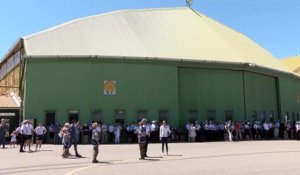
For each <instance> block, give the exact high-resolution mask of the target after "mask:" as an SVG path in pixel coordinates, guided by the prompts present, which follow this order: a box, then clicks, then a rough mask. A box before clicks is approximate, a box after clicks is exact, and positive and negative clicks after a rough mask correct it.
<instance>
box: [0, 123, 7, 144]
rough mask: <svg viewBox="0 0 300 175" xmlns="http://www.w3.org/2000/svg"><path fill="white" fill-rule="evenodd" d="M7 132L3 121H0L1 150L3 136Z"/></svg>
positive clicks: (3, 142)
mask: <svg viewBox="0 0 300 175" xmlns="http://www.w3.org/2000/svg"><path fill="white" fill-rule="evenodd" d="M6 132H7V127H6V123H5V120H4V119H1V123H0V144H2V148H5V135H6Z"/></svg>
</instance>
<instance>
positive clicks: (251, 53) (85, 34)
mask: <svg viewBox="0 0 300 175" xmlns="http://www.w3.org/2000/svg"><path fill="white" fill-rule="evenodd" d="M20 41H22V42H23V45H24V49H25V56H33V57H34V56H36V57H40V56H41V57H43V56H54V57H56V56H62V57H63V56H98V57H128V58H148V59H149V58H150V59H151V58H153V59H166V60H171V59H172V60H180V61H185V60H186V61H203V62H228V63H238V64H249V65H257V66H262V67H266V68H270V69H276V70H279V71H284V72H287V73H291V71H290V70H289V69H287V68H286V67H284V66H283V65H282V64H281V63H280V61H279V60H277V59H276V58H275V57H273V56H272V55H271V54H270V53H269V52H268V51H266V50H265V49H263V48H262V47H260V46H259V45H257V44H256V43H255V42H253V41H251V40H250V39H249V38H247V37H246V36H244V35H242V34H240V33H238V32H236V31H234V30H232V29H230V28H228V27H226V26H224V25H222V24H220V23H218V22H216V21H214V20H212V19H210V18H208V17H206V16H205V15H203V14H201V13H199V12H197V11H194V10H192V9H190V8H170V9H143V10H122V11H116V12H111V13H106V14H100V15H95V16H90V17H85V18H81V19H76V20H73V21H70V22H68V23H64V24H62V25H59V26H56V27H53V28H50V29H48V30H45V31H42V32H39V33H35V34H33V35H30V36H26V37H23V38H22V39H21V40H20Z"/></svg>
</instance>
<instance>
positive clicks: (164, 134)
mask: <svg viewBox="0 0 300 175" xmlns="http://www.w3.org/2000/svg"><path fill="white" fill-rule="evenodd" d="M170 133H171V131H170V127H169V126H168V125H167V124H166V121H163V122H162V125H161V126H160V128H159V138H160V140H161V143H162V147H161V151H162V154H163V155H164V145H166V153H167V155H168V137H169V134H170Z"/></svg>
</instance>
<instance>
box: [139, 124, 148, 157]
mask: <svg viewBox="0 0 300 175" xmlns="http://www.w3.org/2000/svg"><path fill="white" fill-rule="evenodd" d="M146 122H147V120H146V119H143V120H142V121H141V122H140V123H139V128H138V132H137V135H138V143H139V147H140V155H141V158H140V160H144V159H145V157H146V136H147V131H146V130H147V129H146Z"/></svg>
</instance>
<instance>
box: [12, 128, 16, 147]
mask: <svg viewBox="0 0 300 175" xmlns="http://www.w3.org/2000/svg"><path fill="white" fill-rule="evenodd" d="M10 136H11V140H10V147H11V146H13V147H15V145H16V143H17V132H16V131H13V132H12V133H11V134H10Z"/></svg>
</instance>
